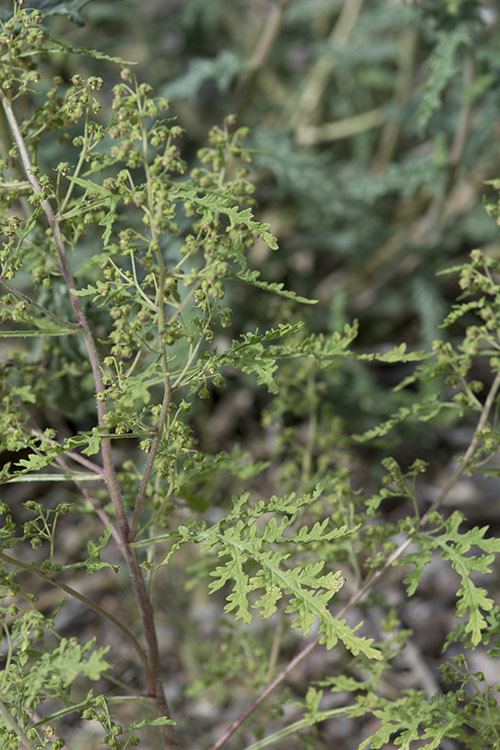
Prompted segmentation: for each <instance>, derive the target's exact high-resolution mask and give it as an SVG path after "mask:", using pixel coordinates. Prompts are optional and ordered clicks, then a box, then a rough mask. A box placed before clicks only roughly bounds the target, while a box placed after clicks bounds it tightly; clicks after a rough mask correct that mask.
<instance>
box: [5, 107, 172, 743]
mask: <svg viewBox="0 0 500 750" xmlns="http://www.w3.org/2000/svg"><path fill="white" fill-rule="evenodd" d="M0 96H1V101H2V105H3V109H4V112H5V115H6V117H7V121H8V123H9V126H10V129H11V132H12V135H13V137H14V140H15V142H16V145H17V147H18V149H19V154H20V157H21V162H22V164H23V168H24V171H25V172H26V177H27V178H28V181H29V183H30V185H31V187H32V189H33V193H34V194H35V195H36V196H37V197H38V198H39V200H40V206H41V208H42V210H43V212H44V214H45V216H46V219H47V222H48V224H49V227H50V228H51V230H52V234H53V237H54V243H55V246H56V249H57V254H58V258H59V264H60V268H61V272H62V275H63V278H64V280H65V282H66V286H67V288H68V291H69V295H70V299H71V305H72V307H73V312H74V314H75V317H76V320H77V321H78V325H79V326H80V328H81V331H82V335H83V337H84V340H85V345H86V348H87V352H88V356H89V361H90V366H91V369H92V374H93V377H94V385H95V392H96V403H97V419H98V424H99V426H100V427H104V426H105V416H106V411H107V409H106V403H105V399H104V398H102V396H103V395H104V391H105V388H104V384H103V381H102V375H101V366H100V360H99V354H98V351H97V347H96V344H95V340H94V336H93V334H92V330H91V328H90V326H89V323H88V321H87V317H86V315H85V312H84V310H83V308H82V306H81V304H80V300H79V298H78V296H77V295H75V294H74V289H75V282H74V279H73V275H72V273H71V268H70V265H69V261H68V256H67V254H66V250H65V246H64V240H63V237H62V233H61V227H60V217H59V216H58V215H56V214H55V213H54V210H53V208H52V205H51V203H50V201H49V200H47V199H46V198H44V197H42V194H43V191H42V187H41V185H40V183H39V182H38V179H37V177H36V175H35V174H34V171H33V166H32V164H31V160H30V157H29V154H28V150H27V148H26V144H25V142H24V138H23V136H22V133H21V131H20V128H19V125H18V122H17V119H16V116H15V114H14V112H13V110H12V107H11V105H10V102H9V100H8V99H7V97H6V96H5V95H3V94H1V95H0ZM101 394H102V396H101ZM101 455H102V461H103V466H104V478H105V481H106V485H107V487H108V491H109V494H110V497H111V500H112V503H113V507H114V509H115V513H116V517H117V519H118V527H119V532H120V536H121V539H122V542H123V547H122V551H123V552H124V553H125V560H126V562H127V565H128V567H129V570H130V574H131V577H132V585H133V587H134V593H135V596H136V600H137V604H138V607H139V611H140V614H141V620H142V626H143V630H144V637H145V640H146V646H147V655H148V669H147V670H146V682H147V689H148V694H149V695H150V696H151V697H152V698H154V700H155V703H156V710H157V713H158V715H159V716H169V710H168V705H167V701H166V698H165V693H164V690H163V684H162V680H161V669H160V654H159V649H158V639H157V636H156V628H155V623H154V612H153V606H152V604H151V601H150V599H149V596H148V592H147V587H146V584H145V581H144V577H143V575H142V570H141V568H140V567H139V564H138V562H137V558H136V556H135V551H134V550H133V549H132V548H131V547H130V546H129V523H128V519H127V514H126V512H125V506H124V504H123V499H122V494H121V489H120V485H119V482H118V477H117V475H116V471H115V467H114V463H113V458H112V455H111V441H110V440H109V439H108V438H103V440H102V441H101ZM161 732H162V736H163V742H164V745H165V748H166V750H177V747H178V745H177V741H176V739H175V736H174V733H173V730H172V728H171V727H170V726H168V725H165V726H162V727H161Z"/></svg>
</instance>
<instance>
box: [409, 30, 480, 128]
mask: <svg viewBox="0 0 500 750" xmlns="http://www.w3.org/2000/svg"><path fill="white" fill-rule="evenodd" d="M469 42H470V32H469V30H468V28H467V26H466V25H465V24H462V25H459V26H456V27H455V28H454V29H446V30H445V31H442V32H440V33H438V34H437V44H436V46H435V48H434V50H433V52H432V54H431V56H430V58H429V62H428V66H429V77H428V79H427V81H426V83H425V85H424V87H423V90H422V94H421V101H420V104H419V107H418V110H417V125H418V129H419V131H420V134H423V133H424V132H425V130H426V128H427V125H428V124H429V121H430V119H431V117H432V115H433V113H434V112H435V111H436V110H437V109H438V108H439V107H440V106H441V100H442V94H443V91H444V90H445V88H446V86H447V85H448V83H449V82H450V81H451V80H452V79H453V78H454V77H455V75H456V74H457V73H458V72H459V70H460V68H461V63H460V60H459V59H458V55H457V52H458V49H459V47H460V45H462V44H468V43H469Z"/></svg>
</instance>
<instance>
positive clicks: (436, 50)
mask: <svg viewBox="0 0 500 750" xmlns="http://www.w3.org/2000/svg"><path fill="white" fill-rule="evenodd" d="M25 5H27V6H32V7H38V8H40V9H41V10H42V11H44V12H45V13H46V14H47V24H48V25H49V27H50V28H51V31H52V32H53V34H54V35H55V36H57V37H58V38H63V39H64V38H66V39H67V41H68V44H72V45H75V46H79V47H92V48H95V49H98V50H100V51H102V52H104V53H106V54H107V55H117V56H120V57H122V58H123V59H125V60H128V61H135V62H136V63H137V64H136V65H135V72H136V74H137V76H138V78H139V79H141V80H147V81H148V82H149V83H151V84H152V85H153V88H154V90H155V92H156V93H157V94H158V95H161V96H166V97H167V98H168V99H169V100H170V103H171V112H172V114H173V115H175V116H176V117H177V119H178V122H179V124H180V125H181V126H182V127H183V128H184V129H185V136H184V144H183V149H184V155H185V157H186V158H187V160H188V162H190V163H191V164H193V163H194V162H195V161H196V152H197V149H198V148H199V147H200V146H202V145H203V144H204V143H205V142H206V137H207V132H208V130H209V128H210V127H211V126H212V125H214V124H220V123H221V122H222V120H223V118H224V116H226V115H227V114H228V113H230V112H231V113H235V114H236V115H237V117H238V122H239V124H245V125H249V126H250V128H251V134H250V138H249V141H250V145H251V148H252V149H254V161H253V179H254V181H255V182H256V184H257V195H256V206H257V208H256V212H257V213H258V218H260V219H261V220H263V221H265V222H269V223H270V224H271V228H272V230H273V232H274V233H275V234H276V235H277V237H278V240H279V245H280V251H279V252H278V253H273V252H272V251H270V250H269V248H268V247H267V246H266V245H265V244H264V243H263V242H262V243H258V244H257V245H256V246H255V247H254V248H253V250H252V252H251V263H252V264H253V265H255V267H257V268H259V269H260V270H261V273H262V275H263V277H264V278H265V279H267V280H269V281H275V282H284V283H285V285H286V286H287V287H289V288H291V289H293V290H294V291H295V292H297V293H298V294H301V295H306V296H309V297H312V298H314V299H316V300H318V301H319V304H318V305H316V306H314V307H312V308H310V307H307V308H306V307H302V308H301V309H299V310H297V308H296V307H295V309H294V310H292V309H291V308H289V307H287V306H283V304H282V303H281V302H280V303H279V304H278V303H277V302H276V301H275V300H274V299H273V298H272V297H271V296H270V295H269V294H267V293H265V292H262V293H261V294H259V293H258V292H257V291H256V290H255V289H254V288H251V287H248V289H247V288H242V287H238V288H237V289H235V288H231V289H228V295H229V297H230V298H231V295H233V296H232V299H230V300H229V301H230V302H232V306H233V308H234V310H235V312H234V319H233V330H232V334H233V335H235V336H237V335H239V334H240V333H241V332H242V331H245V330H249V329H253V328H255V326H260V327H263V326H265V325H269V324H272V323H273V322H275V321H276V320H279V319H291V318H293V317H294V316H295V317H296V316H297V315H298V316H299V317H302V318H307V325H308V327H309V329H311V330H314V331H318V332H325V333H329V332H333V331H336V330H342V328H343V326H344V324H345V323H347V322H350V321H352V320H353V319H354V318H356V319H358V320H359V323H360V333H359V337H358V339H357V342H356V346H357V347H358V348H360V349H361V350H363V351H368V350H373V349H379V350H380V349H382V350H384V349H385V348H390V347H392V346H393V345H394V344H399V343H400V342H402V341H405V342H406V343H407V345H408V346H409V347H410V348H415V349H419V348H424V347H429V346H430V344H431V342H432V340H433V339H435V338H439V337H441V336H444V335H448V333H446V334H444V333H443V332H441V331H440V329H439V328H437V326H438V325H439V324H440V322H441V320H442V319H443V317H444V315H445V314H446V311H447V309H448V307H449V304H450V301H451V300H452V299H453V298H454V296H455V294H456V291H457V290H456V286H455V281H454V279H453V278H452V277H449V276H436V272H438V271H439V270H441V269H443V268H445V267H446V266H448V265H450V264H451V263H452V262H453V263H455V262H457V261H458V260H461V259H463V258H464V257H465V256H466V255H467V254H468V253H469V252H470V250H471V249H472V248H473V247H476V246H481V247H486V250H487V252H488V253H489V254H492V255H498V254H499V253H500V245H499V244H498V240H497V234H498V228H497V226H496V224H495V221H494V220H493V219H491V218H489V217H488V215H487V213H486V212H485V211H484V206H483V203H484V202H486V203H487V202H488V200H492V198H491V197H490V196H488V190H489V188H488V186H487V185H485V182H486V181H487V180H489V179H491V178H494V177H496V176H498V174H499V173H500V145H499V144H500V140H499V137H498V136H499V135H500V125H499V117H498V114H499V110H500V62H499V59H498V48H499V42H500V40H499V36H500V9H499V6H498V3H497V2H496V0H348V1H347V2H345V1H344V0H210V2H207V0H121V1H120V2H116V0H66V1H64V0H63V1H62V2H59V1H58V0H29V1H28V2H27V3H25ZM8 6H10V3H5V7H8ZM75 22H76V23H75ZM47 64H48V65H50V66H51V68H52V69H53V70H51V72H53V74H57V75H61V76H63V77H66V78H69V77H70V76H71V75H72V74H73V73H74V70H73V68H72V59H71V55H70V54H65V53H61V54H60V55H58V56H55V57H53V58H51V60H50V61H48V62H47ZM80 64H81V63H80ZM105 68H106V70H104V69H105ZM80 72H81V73H82V74H85V73H87V74H99V75H103V77H104V78H105V79H107V80H111V82H112V81H113V77H116V76H117V75H118V72H117V70H116V67H114V66H113V65H112V64H111V63H108V62H106V61H104V60H102V61H96V60H95V59H91V58H88V70H87V71H85V70H80ZM54 148H59V149H60V146H57V145H56V144H54ZM50 149H51V144H47V148H46V149H45V154H46V158H47V159H50V158H51V156H50ZM54 158H56V157H55V156H54ZM60 158H61V154H60V152H59V154H58V156H57V161H59V160H60ZM225 335H227V334H225ZM457 335H459V332H457ZM407 374H408V370H407V368H406V367H405V366H402V367H394V366H381V365H378V366H367V365H364V364H363V365H361V364H360V363H356V362H350V363H348V364H347V366H345V365H344V366H343V367H342V368H341V369H335V368H333V370H332V371H331V372H330V371H329V372H328V374H325V378H324V380H325V382H326V388H327V390H326V391H325V393H324V396H328V401H330V402H331V403H333V404H334V405H335V406H334V411H335V413H336V414H337V415H338V416H339V417H341V418H342V419H344V420H345V421H346V423H347V425H346V426H347V432H359V431H361V430H363V429H365V428H367V427H369V426H371V425H372V424H374V422H376V421H378V420H381V419H385V418H387V416H388V415H389V414H390V413H391V412H392V411H393V410H394V409H395V408H397V407H398V406H400V405H401V404H404V403H406V402H407V401H408V400H410V401H411V400H412V399H413V398H414V394H413V393H410V394H406V393H405V392H400V393H393V392H392V387H393V386H394V385H396V384H397V382H398V381H399V380H400V379H401V378H402V377H404V376H405V375H407ZM287 377H288V376H287V371H286V367H285V369H284V371H283V375H282V378H283V382H286V381H287ZM238 384H239V385H240V386H241V385H242V383H241V381H238ZM243 386H244V388H246V389H247V390H248V389H250V390H251V391H253V393H252V399H247V401H246V402H245V403H244V404H243V405H242V404H240V405H239V406H234V405H233V406H234V408H233V406H232V407H231V409H232V410H233V412H234V419H233V424H232V425H230V426H229V428H228V430H227V433H228V434H227V435H226V436H224V435H222V436H221V440H222V443H223V442H224V437H227V439H228V440H233V439H234V433H235V432H238V430H239V427H238V426H237V425H236V422H238V420H241V419H244V420H245V421H247V422H248V423H250V422H252V420H255V421H257V420H256V416H257V415H260V413H261V411H262V408H263V407H264V406H265V405H266V404H265V398H266V397H265V395H264V394H261V393H260V391H259V392H257V391H256V390H255V386H254V384H253V383H251V382H247V381H244V383H243ZM323 387H325V386H323ZM424 387H425V386H424ZM436 387H437V386H436V385H428V388H429V389H432V388H436ZM260 390H262V389H260ZM214 398H216V399H217V398H219V396H214ZM261 399H262V400H263V403H260V401H261ZM256 405H257V408H255V407H256ZM219 406H220V405H219ZM212 407H213V403H212V404H211V403H208V404H206V405H203V406H201V405H200V413H199V417H198V421H199V424H200V425H202V424H203V423H205V422H206V421H207V419H208V415H209V413H211V410H212ZM238 409H239V410H240V411H238ZM234 410H235V411H234ZM226 421H228V420H226ZM230 421H231V420H229V421H228V424H229V422H230ZM441 426H442V427H444V428H445V429H448V428H449V426H450V425H449V424H443V425H441ZM229 433H233V434H229ZM422 434H423V433H422V427H416V428H415V432H414V434H413V433H412V428H411V427H410V428H408V427H404V428H400V430H399V431H397V432H396V433H395V434H394V436H389V437H388V438H387V439H386V441H385V442H384V444H382V443H381V444H380V450H381V452H382V453H387V452H391V451H394V450H396V449H397V446H398V445H400V444H401V443H403V442H404V443H405V444H407V441H408V440H409V441H410V445H408V450H409V455H410V456H411V455H412V454H414V446H413V445H412V442H413V438H414V439H415V440H417V442H418V443H420V442H422V440H421V438H422ZM440 434H442V433H440V432H439V430H438V431H435V432H432V431H431V430H429V429H427V427H426V428H425V435H426V439H425V449H426V450H428V451H433V450H434V449H435V447H436V444H437V442H439V440H440V437H439V436H440ZM402 438H404V439H403V440H402ZM206 439H207V445H206V447H207V448H208V447H209V445H208V444H209V443H210V442H212V443H213V436H209V435H207V436H206ZM221 447H223V446H221Z"/></svg>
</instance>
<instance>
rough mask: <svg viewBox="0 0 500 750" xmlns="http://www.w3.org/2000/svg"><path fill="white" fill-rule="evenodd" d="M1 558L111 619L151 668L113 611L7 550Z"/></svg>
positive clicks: (147, 668)
mask: <svg viewBox="0 0 500 750" xmlns="http://www.w3.org/2000/svg"><path fill="white" fill-rule="evenodd" d="M0 560H2V561H3V562H4V563H6V564H8V565H13V566H14V567H15V568H21V569H22V570H26V571H28V573H33V574H34V575H36V576H38V577H39V578H43V580H44V581H47V583H50V584H52V585H53V586H57V588H58V589H61V591H64V592H65V593H66V594H68V595H69V596H72V597H73V598H74V599H78V601H80V602H82V604H85V606H86V607H89V609H93V610H94V612H97V614H99V615H101V616H102V617H104V618H106V620H109V622H111V623H112V624H113V625H114V626H115V627H116V628H118V630H120V632H121V633H122V634H123V635H124V636H125V638H127V639H128V641H130V643H131V644H132V646H133V647H134V649H135V651H136V652H137V654H138V656H139V658H140V660H141V662H142V665H143V667H144V670H145V671H146V672H147V671H148V670H149V665H148V662H147V659H146V656H145V654H144V651H143V649H142V647H141V645H140V644H139V641H138V640H137V639H136V638H135V636H134V635H133V634H132V633H131V632H130V630H129V629H128V628H127V627H126V626H125V625H124V624H123V623H122V622H120V620H118V619H117V618H116V617H115V616H114V615H112V614H111V612H108V611H107V610H105V609H103V608H102V607H101V606H100V605H99V604H96V602H93V601H92V599H89V598H88V597H86V596H84V594H80V592H78V591H76V589H73V588H71V586H68V585H67V584H65V583H63V582H62V581H59V580H58V579H57V578H54V576H52V575H50V574H49V573H44V572H43V571H42V570H40V569H39V568H36V567H34V566H33V565H29V564H28V563H24V562H22V561H21V560H18V559H17V558H15V557H11V556H10V555H6V554H5V552H0Z"/></svg>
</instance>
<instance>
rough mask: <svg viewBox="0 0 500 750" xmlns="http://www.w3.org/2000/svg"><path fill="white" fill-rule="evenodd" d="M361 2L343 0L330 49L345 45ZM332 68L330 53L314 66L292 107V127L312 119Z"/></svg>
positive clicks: (358, 0) (329, 39)
mask: <svg viewBox="0 0 500 750" xmlns="http://www.w3.org/2000/svg"><path fill="white" fill-rule="evenodd" d="M363 2H364V0H344V3H343V5H342V10H341V11H340V14H339V16H338V18H337V21H336V23H335V26H334V27H333V29H332V31H331V33H330V35H329V37H328V43H329V44H330V45H331V46H332V47H334V48H335V47H337V48H339V47H344V46H345V45H346V44H347V41H348V39H349V35H350V33H351V31H352V29H353V27H354V24H355V23H356V20H357V18H358V16H359V14H360V13H361V9H362V7H363ZM334 67H335V59H334V57H333V54H332V53H331V51H328V52H327V53H326V54H324V55H323V56H322V57H320V58H319V60H317V62H316V63H315V64H314V66H313V69H312V71H311V73H310V75H309V79H308V81H307V84H306V86H305V88H304V89H303V91H302V93H301V95H300V97H299V101H298V102H297V103H296V104H295V103H294V105H293V108H294V113H293V116H292V126H294V127H298V126H299V125H301V124H303V123H304V122H305V121H307V120H311V119H313V118H314V115H315V113H316V110H317V108H318V106H319V103H320V101H321V99H322V97H323V93H324V91H325V88H326V86H327V83H328V78H329V76H330V73H331V72H332V70H333V68H334Z"/></svg>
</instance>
